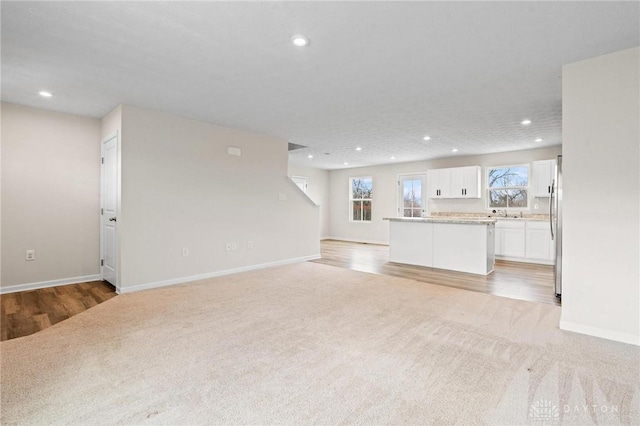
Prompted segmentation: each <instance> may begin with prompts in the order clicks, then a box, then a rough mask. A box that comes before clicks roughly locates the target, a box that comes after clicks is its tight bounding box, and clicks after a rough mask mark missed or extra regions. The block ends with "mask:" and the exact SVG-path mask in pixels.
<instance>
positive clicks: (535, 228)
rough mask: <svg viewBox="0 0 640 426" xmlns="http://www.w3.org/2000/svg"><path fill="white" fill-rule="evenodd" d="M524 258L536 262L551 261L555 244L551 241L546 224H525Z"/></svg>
mask: <svg viewBox="0 0 640 426" xmlns="http://www.w3.org/2000/svg"><path fill="white" fill-rule="evenodd" d="M526 242H527V245H526V250H525V253H526V258H527V259H537V260H547V261H548V260H553V259H554V257H555V244H554V241H553V240H552V239H551V231H550V230H549V224H548V223H546V222H527V235H526Z"/></svg>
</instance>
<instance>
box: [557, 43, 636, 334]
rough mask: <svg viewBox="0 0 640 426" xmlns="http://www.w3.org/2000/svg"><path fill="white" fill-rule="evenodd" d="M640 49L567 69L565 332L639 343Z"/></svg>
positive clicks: (565, 117)
mask: <svg viewBox="0 0 640 426" xmlns="http://www.w3.org/2000/svg"><path fill="white" fill-rule="evenodd" d="M639 62H640V55H639V49H638V48H634V49H629V50H624V51H621V52H617V53H613V54H609V55H605V56H601V57H598V58H593V59H589V60H586V61H582V62H577V63H574V64H570V65H567V66H565V67H564V69H563V94H562V95H563V96H562V97H563V102H562V107H563V108H562V110H563V111H562V116H563V117H562V120H563V140H564V142H563V151H564V152H563V172H564V173H563V176H564V203H563V206H564V220H563V224H564V228H563V229H564V243H563V251H564V253H563V261H562V266H563V305H562V319H561V322H560V326H561V328H563V329H566V330H573V331H577V332H581V333H586V334H591V335H595V336H600V337H605V338H609V339H613V340H619V341H623V342H628V343H634V344H640V241H639V240H640V174H639V172H638V170H639V169H640V84H639V82H640V72H639Z"/></svg>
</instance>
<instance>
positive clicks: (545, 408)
mask: <svg viewBox="0 0 640 426" xmlns="http://www.w3.org/2000/svg"><path fill="white" fill-rule="evenodd" d="M529 417H531V419H532V420H533V421H534V422H542V425H543V426H544V425H546V424H549V423H551V422H553V421H554V420H556V419H557V418H558V417H560V411H558V407H557V406H556V405H554V404H552V403H551V401H547V400H544V399H541V400H539V401H536V402H535V403H534V404H532V405H531V407H529Z"/></svg>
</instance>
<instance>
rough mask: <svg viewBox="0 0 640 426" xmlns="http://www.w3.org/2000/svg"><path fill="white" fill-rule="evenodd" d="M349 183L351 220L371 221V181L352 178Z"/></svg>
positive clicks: (362, 178) (366, 178)
mask: <svg viewBox="0 0 640 426" xmlns="http://www.w3.org/2000/svg"><path fill="white" fill-rule="evenodd" d="M350 181H351V197H350V198H351V220H352V221H371V201H372V199H373V179H372V178H371V177H354V178H351V179H350Z"/></svg>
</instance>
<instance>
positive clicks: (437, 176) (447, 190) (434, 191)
mask: <svg viewBox="0 0 640 426" xmlns="http://www.w3.org/2000/svg"><path fill="white" fill-rule="evenodd" d="M427 187H428V188H429V198H451V169H432V170H429V171H427Z"/></svg>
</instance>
